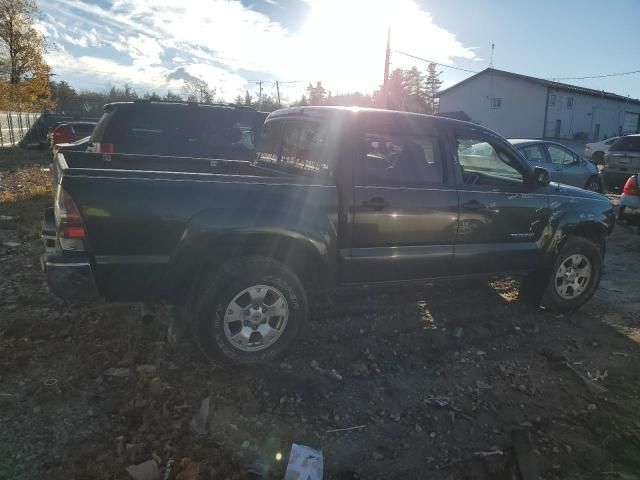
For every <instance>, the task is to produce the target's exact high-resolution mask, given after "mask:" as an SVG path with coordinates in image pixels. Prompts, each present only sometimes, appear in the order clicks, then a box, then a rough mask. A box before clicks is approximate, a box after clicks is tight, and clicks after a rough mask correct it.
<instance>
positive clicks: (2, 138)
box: [0, 111, 46, 147]
mask: <svg viewBox="0 0 640 480" xmlns="http://www.w3.org/2000/svg"><path fill="white" fill-rule="evenodd" d="M41 118H42V113H31V112H7V111H0V146H2V147H11V146H14V145H18V144H21V143H22V141H23V140H24V139H26V137H28V136H33V135H34V134H35V133H36V132H37V131H38V124H39V123H42V121H41ZM34 128H35V131H34ZM35 136H36V137H37V136H38V135H35ZM44 138H45V139H46V131H45V132H44Z"/></svg>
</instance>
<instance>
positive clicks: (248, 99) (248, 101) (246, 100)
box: [244, 90, 253, 107]
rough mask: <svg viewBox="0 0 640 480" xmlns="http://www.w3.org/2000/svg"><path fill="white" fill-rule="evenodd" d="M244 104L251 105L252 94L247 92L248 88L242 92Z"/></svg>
mask: <svg viewBox="0 0 640 480" xmlns="http://www.w3.org/2000/svg"><path fill="white" fill-rule="evenodd" d="M244 104H245V105H246V106H247V107H250V106H251V105H253V95H251V94H250V93H249V90H245V92H244Z"/></svg>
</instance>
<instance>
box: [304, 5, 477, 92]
mask: <svg viewBox="0 0 640 480" xmlns="http://www.w3.org/2000/svg"><path fill="white" fill-rule="evenodd" d="M389 28H390V29H391V46H392V49H397V50H404V51H408V52H413V53H415V54H416V55H424V56H429V55H430V57H429V58H433V59H435V60H438V61H442V62H450V61H451V57H452V56H462V57H467V58H471V57H473V52H471V51H470V50H468V49H466V48H465V47H463V46H462V45H461V44H460V43H459V42H458V41H457V40H456V39H455V36H454V35H452V34H450V33H449V32H447V31H446V30H443V29H441V28H439V27H438V26H436V25H434V24H433V23H432V19H431V15H430V14H429V13H428V12H426V11H424V10H422V8H421V7H420V6H419V5H418V4H417V3H416V2H415V1H413V0H388V1H371V0H369V1H366V0H350V1H343V0H316V1H314V2H312V3H311V11H310V13H309V16H308V17H307V19H306V22H305V24H304V27H303V29H302V33H301V37H300V50H301V51H300V58H303V59H304V60H303V62H304V64H305V71H306V72H307V73H308V74H309V75H315V76H316V77H317V78H322V79H323V80H324V83H326V85H328V86H329V87H330V88H334V89H338V90H340V91H349V90H371V89H374V88H376V87H377V86H378V85H380V84H381V83H382V79H383V67H384V55H385V49H386V41H387V30H388V29H389ZM413 64H414V61H411V60H409V59H407V58H406V57H402V56H400V55H395V54H393V53H392V67H391V68H392V69H393V68H408V67H409V66H410V65H413Z"/></svg>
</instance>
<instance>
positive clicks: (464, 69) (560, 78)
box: [394, 50, 640, 81]
mask: <svg viewBox="0 0 640 480" xmlns="http://www.w3.org/2000/svg"><path fill="white" fill-rule="evenodd" d="M394 51H395V52H396V53H400V54H401V55H406V56H407V57H411V58H415V59H416V60H422V61H423V62H428V63H434V64H436V65H438V66H440V67H444V68H451V69H453V70H460V71H462V72H469V73H479V72H478V71H476V70H468V69H466V68H461V67H452V66H451V65H445V64H444V63H438V62H434V61H433V60H428V59H426V58H422V57H418V56H417V55H411V54H410V53H406V52H401V51H400V50H394ZM492 53H493V52H492ZM492 56H493V55H492ZM490 68H491V67H490ZM637 73H640V70H633V71H630V72H620V73H606V74H602V75H585V76H582V77H547V78H550V79H551V80H552V81H559V80H588V79H590V78H607V77H621V76H624V75H634V74H637Z"/></svg>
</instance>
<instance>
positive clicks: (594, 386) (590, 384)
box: [565, 362, 608, 394]
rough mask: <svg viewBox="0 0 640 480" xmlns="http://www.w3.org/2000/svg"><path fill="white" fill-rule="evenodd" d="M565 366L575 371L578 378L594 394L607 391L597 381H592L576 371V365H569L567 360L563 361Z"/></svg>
mask: <svg viewBox="0 0 640 480" xmlns="http://www.w3.org/2000/svg"><path fill="white" fill-rule="evenodd" d="M565 366H566V367H567V368H568V369H569V370H571V371H572V372H573V373H575V374H576V375H577V376H578V378H580V380H582V381H583V382H584V384H585V385H586V386H587V388H588V389H589V390H590V391H591V392H592V393H595V394H598V393H604V392H607V391H608V390H607V387H603V386H602V385H600V384H599V383H596V382H594V381H593V380H591V379H590V378H589V377H587V376H585V375H583V374H582V373H580V372H579V371H578V369H576V367H574V366H573V365H571V364H570V363H569V362H565Z"/></svg>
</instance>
